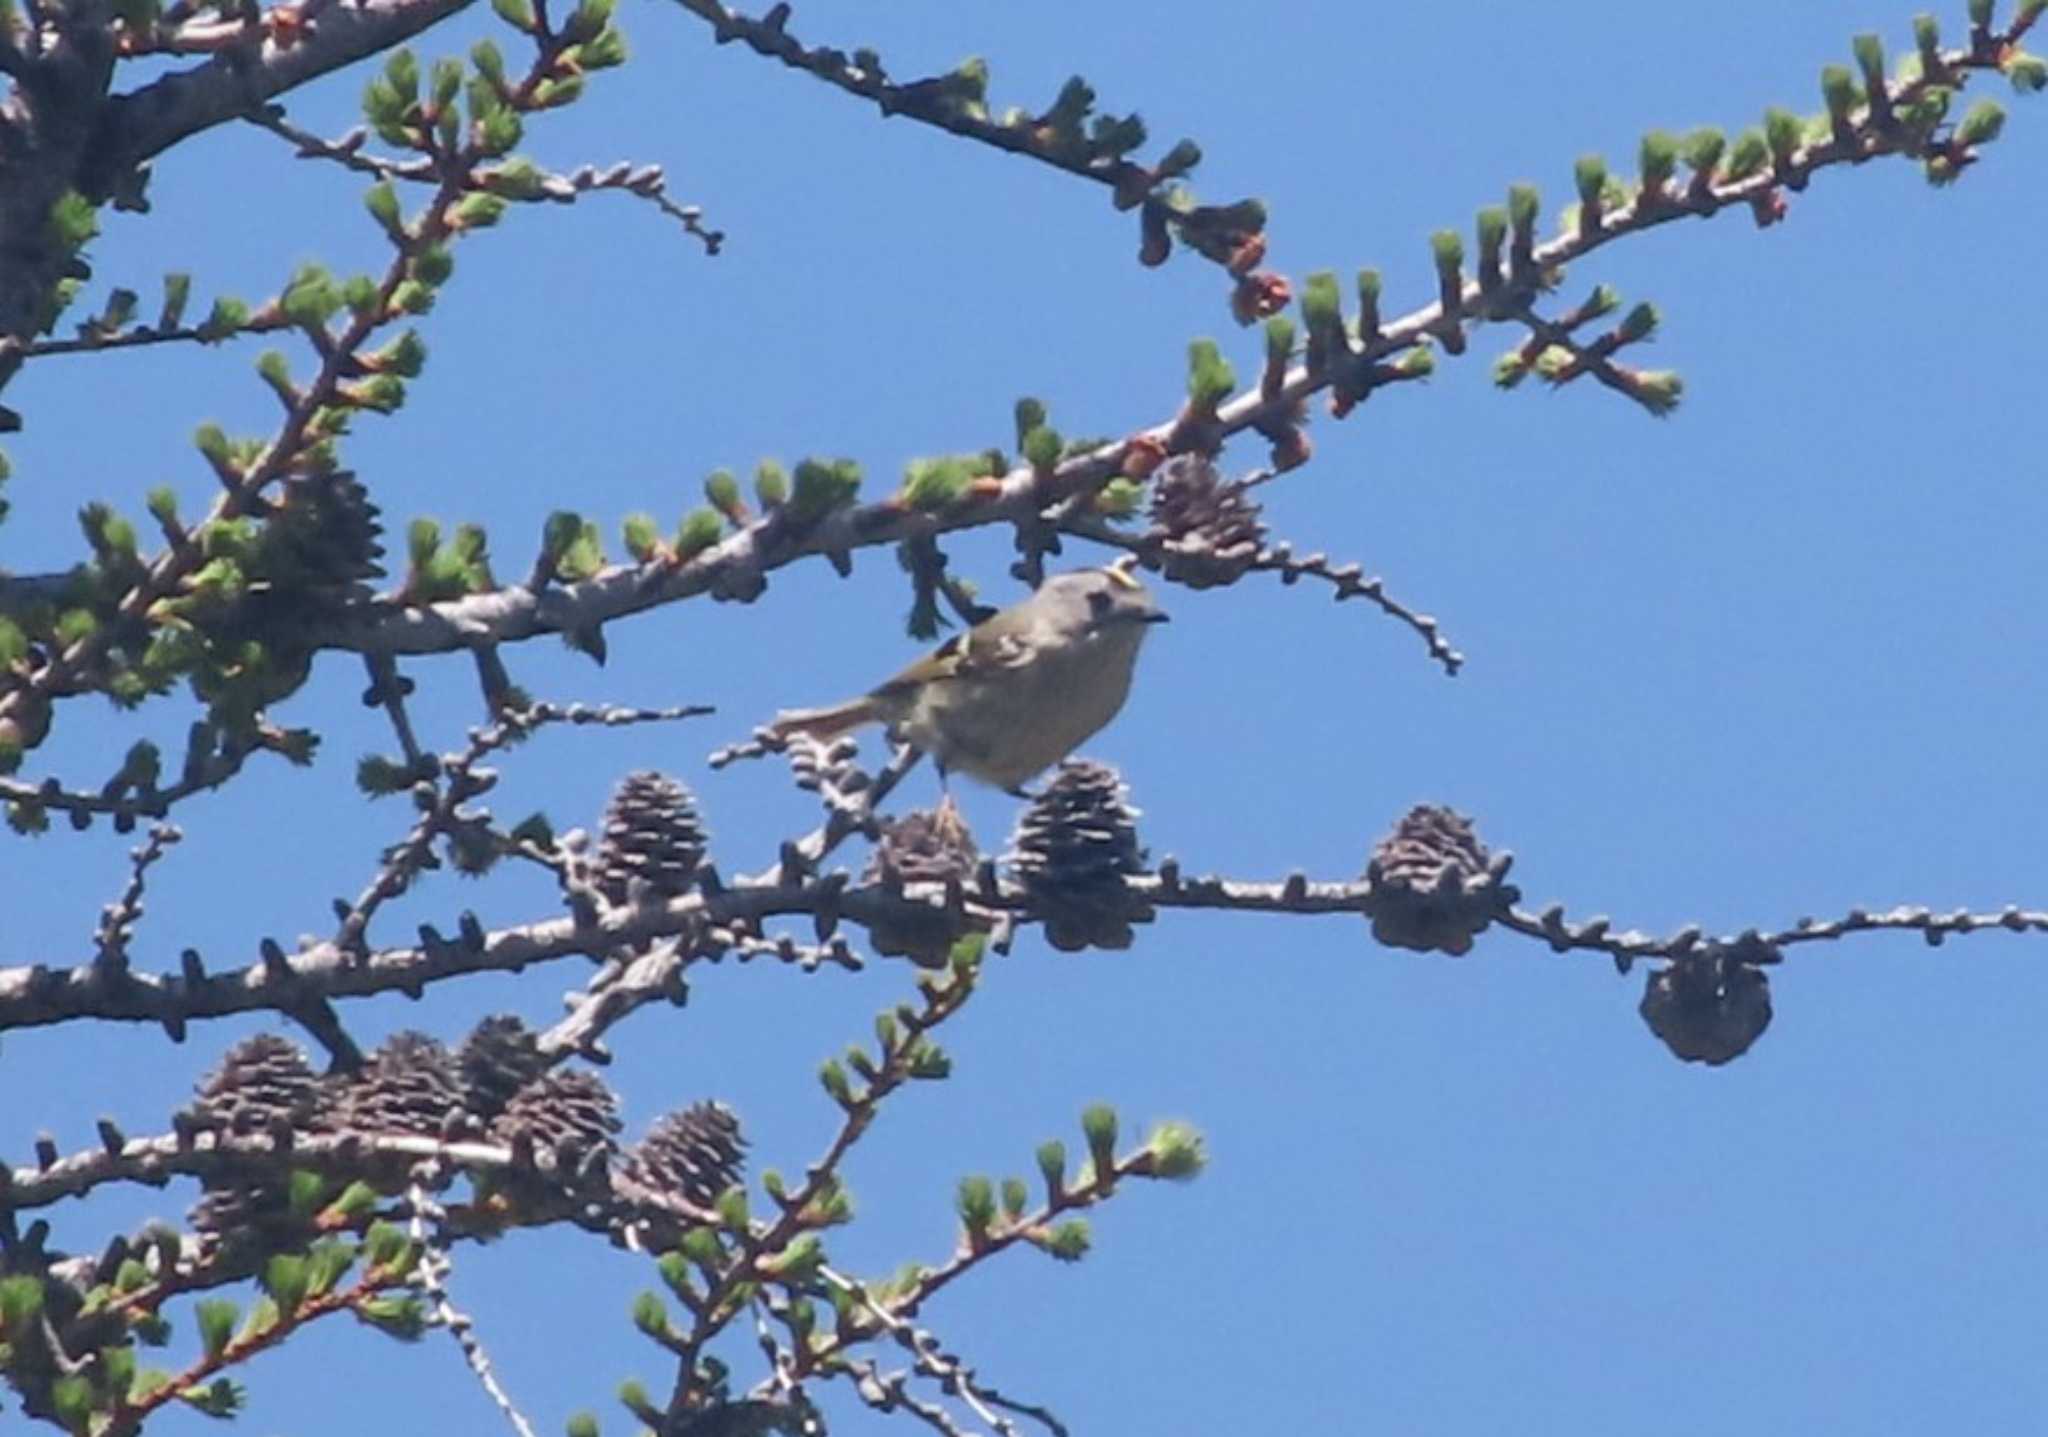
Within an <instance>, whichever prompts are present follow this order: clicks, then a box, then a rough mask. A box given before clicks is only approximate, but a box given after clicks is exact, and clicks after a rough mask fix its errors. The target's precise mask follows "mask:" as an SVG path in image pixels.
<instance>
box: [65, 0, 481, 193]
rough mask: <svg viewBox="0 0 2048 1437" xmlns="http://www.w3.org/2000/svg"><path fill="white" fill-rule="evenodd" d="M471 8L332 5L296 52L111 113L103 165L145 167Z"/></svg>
mask: <svg viewBox="0 0 2048 1437" xmlns="http://www.w3.org/2000/svg"><path fill="white" fill-rule="evenodd" d="M469 4H470V0H361V3H359V4H355V5H346V6H344V5H329V6H326V7H325V8H324V9H322V10H321V12H320V15H319V19H318V21H317V23H315V24H314V25H313V26H312V27H311V28H310V29H308V30H307V31H305V32H304V33H302V34H295V35H294V37H293V39H292V43H291V44H289V45H281V44H279V43H278V41H277V40H275V39H269V38H266V39H265V40H263V42H262V43H261V44H260V45H259V46H255V47H253V52H252V48H237V49H235V50H232V51H230V52H228V53H225V54H221V55H216V56H214V57H213V58H212V59H209V60H207V61H205V62H204V63H203V64H199V65H194V66H192V67H190V68H189V69H185V70H179V71H176V72H175V73H173V74H169V75H165V76H164V77H163V78H161V79H158V80H153V81H151V82H150V83H149V84H147V85H144V86H142V88H140V89H138V90H134V91H131V92H129V93H128V94H125V95H120V96H116V97H115V98H114V99H113V100H112V101H111V102H110V103H109V104H108V105H107V107H106V112H105V115H104V116H103V118H102V119H101V122H100V125H99V129H98V133H97V135H96V136H95V144H94V150H95V155H94V158H95V162H96V165H97V166H98V167H99V169H100V170H101V171H102V172H103V173H105V174H109V175H111V174H114V173H117V172H119V171H120V170H123V169H126V168H128V167H131V166H133V165H136V164H139V163H141V162H142V161H144V160H147V159H149V158H150V157H151V156H153V155H159V154H161V153H163V152H164V151H165V150H167V149H169V148H170V147H171V146H172V145H175V144H176V143H178V141H180V140H182V139H185V138H187V137H188V136H191V135H195V134H197V133H199V132H200V131H201V130H205V129H209V128H211V127H212V126H214V125H218V124H220V123H222V122H223V121H225V120H233V119H238V118H240V117H241V116H242V115H243V114H244V113H246V112H247V111H249V110H251V109H253V108H255V107H256V106H258V105H261V104H262V103H263V102H264V101H266V100H269V99H272V98H274V97H276V96H278V95H281V94H283V93H285V92H286V91H287V90H291V89H295V88H296V87H298V86H300V85H303V84H305V83H306V82H307V81H308V80H314V79H318V78H319V77H320V76H322V75H325V74H327V73H328V72H329V71H332V70H338V69H340V68H341V67H342V66H344V65H351V64H354V63H355V62H356V61H357V60H360V59H362V58H363V57H365V56H367V55H374V54H376V53H377V52H379V51H380V50H386V49H389V48H390V47H391V46H393V45H396V44H398V43H399V42H400V41H402V40H407V39H410V38H411V37H412V36H414V35H417V34H419V33H420V32H421V31H422V30H425V29H427V28H428V27H430V26H432V25H435V24H438V23H439V22H441V21H442V20H445V19H447V18H448V17H449V16H451V15H454V14H457V13H458V12H460V11H462V10H464V9H466V8H468V6H469Z"/></svg>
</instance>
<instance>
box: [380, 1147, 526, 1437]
mask: <svg viewBox="0 0 2048 1437" xmlns="http://www.w3.org/2000/svg"><path fill="white" fill-rule="evenodd" d="M414 1174H415V1175H414V1178H413V1181H412V1183H411V1184H410V1185H409V1186H408V1187H407V1189H406V1196H407V1200H408V1202H409V1204H410V1206H411V1208H412V1218H411V1222H410V1223H409V1226H410V1228H411V1232H412V1240H413V1241H414V1242H415V1243H417V1244H418V1245H419V1250H420V1260H419V1268H418V1274H419V1284H420V1289H421V1291H423V1292H424V1293H425V1294H426V1296H427V1299H428V1301H429V1302H430V1303H431V1304H432V1316H431V1318H430V1319H429V1320H430V1321H431V1322H433V1323H434V1324H435V1325H437V1326H440V1327H445V1328H446V1329H447V1330H448V1335H449V1336H450V1337H452V1338H454V1339H455V1344H456V1346H458V1347H460V1348H461V1349H462V1357H463V1360H464V1361H465V1362H467V1363H468V1364H469V1370H470V1371H471V1372H472V1373H474V1374H475V1375H476V1380H477V1385H478V1386H480V1387H482V1388H483V1390H484V1393H485V1395H486V1396H488V1397H489V1398H490V1399H491V1401H492V1402H494V1403H495V1404H497V1408H498V1410H499V1411H500V1412H502V1413H504V1414H505V1420H506V1421H507V1422H508V1423H510V1424H511V1426H512V1430H513V1431H514V1432H516V1433H518V1434H519V1437H536V1434H535V1432H534V1429H533V1424H532V1423H531V1422H529V1421H528V1420H527V1419H526V1415H525V1414H524V1413H522V1412H521V1411H520V1410H519V1408H518V1406H517V1404H515V1403H514V1402H513V1401H512V1397H511V1394H509V1393H508V1392H506V1391H505V1388H504V1385H503V1384H502V1383H500V1382H499V1381H498V1375H497V1373H496V1372H495V1371H493V1370H492V1367H491V1359H490V1355H489V1354H488V1353H487V1352H485V1351H484V1344H483V1339H482V1338H480V1337H478V1336H477V1335H476V1323H475V1321H474V1319H472V1318H471V1317H470V1316H469V1314H468V1313H466V1312H464V1311H462V1309H460V1308H459V1307H457V1306H456V1305H455V1301H454V1299H453V1298H452V1297H451V1296H450V1295H449V1292H448V1278H449V1276H450V1275H451V1274H452V1273H453V1272H454V1270H455V1258H454V1255H453V1254H452V1253H451V1252H450V1251H449V1249H448V1239H447V1237H446V1235H445V1233H444V1231H443V1225H444V1224H445V1223H446V1222H447V1219H448V1212H447V1209H446V1208H444V1207H442V1206H441V1204H440V1203H439V1202H438V1201H437V1200H436V1199H435V1198H434V1196H433V1193H432V1192H431V1191H430V1190H429V1188H428V1182H429V1181H437V1185H438V1183H445V1182H446V1181H447V1178H446V1174H445V1168H444V1165H443V1164H442V1163H441V1161H440V1160H439V1159H438V1158H430V1159H428V1160H426V1161H425V1162H422V1163H421V1164H419V1165H418V1167H417V1168H415V1170H414Z"/></svg>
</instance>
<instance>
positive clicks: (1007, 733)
mask: <svg viewBox="0 0 2048 1437" xmlns="http://www.w3.org/2000/svg"><path fill="white" fill-rule="evenodd" d="M1133 568H1134V566H1133V565H1132V564H1131V563H1130V562H1129V561H1127V560H1126V561H1120V562H1118V563H1115V564H1111V565H1109V566H1108V567H1106V568H1101V569H1081V570H1078V571H1076V572H1074V573H1070V574H1059V575H1056V576H1054V577H1053V578H1050V579H1047V580H1046V581H1045V582H1044V583H1043V584H1042V585H1040V586H1039V589H1038V592H1037V593H1035V594H1033V595H1032V596H1031V597H1030V598H1028V599H1026V600H1024V601H1023V602H1022V603H1020V604H1015V605H1012V606H1011V607H1010V608H1007V609H1004V610H1002V611H1001V612H1000V613H997V614H994V615H991V616H990V617H989V618H986V619H984V620H982V621H981V622H980V623H978V624H976V625H975V626H974V627H973V628H971V629H969V630H967V632H965V633H963V634H956V635H955V636H954V637H952V638H950V639H948V640H947V641H946V642H945V643H943V644H941V645H939V647H938V648H937V649H936V650H935V651H934V652H933V653H932V654H931V655H929V656H928V657H926V658H923V659H920V660H918V661H917V662H916V663H914V664H912V665H911V666H910V667H909V668H907V669H905V670H904V671H903V672H902V673H900V674H898V675H896V677H895V678H893V679H890V680H889V681H888V682H887V683H884V684H881V685H879V686H877V687H875V688H873V689H871V690H869V691H868V692H867V693H865V694H863V695H861V696H860V697H859V698H857V699H849V700H847V701H846V702H845V703H842V704H834V705H833V706H832V707H830V708H820V709H796V710H792V711H790V712H786V713H780V714H777V715H776V716H775V721H774V722H773V723H771V724H770V725H769V726H768V727H769V730H770V732H772V733H774V734H775V735H776V736H777V737H778V738H788V737H789V736H790V735H792V734H798V733H804V734H809V735H811V736H812V737H814V738H830V737H832V736H833V735H835V734H839V733H843V732H845V731H846V730H848V729H852V728H858V727H859V726H860V725H862V724H870V723H879V724H884V725H886V726H887V727H888V729H889V731H890V733H891V734H892V736H894V737H895V738H896V739H897V740H898V741H900V742H904V743H908V744H911V745H914V746H915V747H917V748H919V749H922V750H923V751H924V752H926V753H928V754H930V755H931V756H932V759H933V761H934V762H935V763H937V764H938V766H939V773H940V776H941V777H942V778H943V777H944V775H946V774H947V773H951V772H959V773H964V774H966V775H967V776H968V777H970V778H975V779H979V780H981V781H982V782H983V783H988V784H993V785H995V786H996V787H997V788H1002V789H1008V790H1010V791H1012V792H1015V791H1016V790H1017V789H1018V787H1019V786H1020V785H1021V784H1022V783H1023V782H1024V781H1025V780H1026V779H1028V778H1030V777H1031V776H1032V775H1033V774H1036V773H1039V772H1041V771H1043V770H1045V769H1047V768H1050V767H1051V766H1052V765H1054V764H1056V763H1058V762H1059V761H1060V760H1061V759H1063V758H1065V757H1066V756H1067V755H1068V754H1070V753H1072V752H1073V751H1074V750H1075V749H1076V748H1078V747H1080V745H1081V744H1082V743H1084V742H1086V741H1087V740H1088V739H1089V738H1090V737H1092V736H1093V735H1094V734H1095V733H1096V732H1098V731H1099V730H1100V729H1101V728H1102V727H1103V726H1104V725H1105V724H1107V723H1108V722H1109V721H1110V720H1111V719H1113V718H1115V717H1116V715H1117V711H1118V710H1119V709H1121V708H1122V707H1123V706H1124V699H1125V698H1126V697H1128V696H1129V694H1130V691H1131V671H1132V669H1133V668H1134V666H1135V665H1136V664H1137V661H1138V649H1139V648H1140V647H1141V646H1142V645H1143V644H1144V642H1145V635H1146V633H1147V632H1148V631H1149V630H1150V629H1151V627H1152V625H1154V624H1159V623H1164V622H1166V618H1167V615H1166V614H1165V613H1164V612H1163V611H1161V609H1160V608H1159V606H1158V605H1157V604H1156V603H1154V602H1153V599H1152V594H1151V591H1150V590H1148V589H1147V588H1146V587H1145V585H1144V584H1143V583H1142V582H1141V581H1140V580H1139V579H1138V576H1137V575H1136V573H1134V572H1133Z"/></svg>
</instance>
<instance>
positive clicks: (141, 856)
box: [93, 823, 185, 973]
mask: <svg viewBox="0 0 2048 1437" xmlns="http://www.w3.org/2000/svg"><path fill="white" fill-rule="evenodd" d="M184 836H185V835H184V833H183V832H182V831H180V830H179V828H178V826H177V825H176V824H172V823H159V824H156V825H155V826H153V827H152V828H151V829H150V830H149V841H148V842H147V843H143V844H138V845H137V846H136V847H134V848H132V849H130V850H129V851H128V857H129V860H130V866H129V870H128V885H127V887H125V888H123V889H122V890H121V896H120V897H119V898H118V899H116V900H115V901H114V902H112V903H109V904H108V905H107V906H106V907H105V908H103V909H101V910H100V926H99V930H98V932H97V933H95V934H94V935H93V946H94V948H95V949H96V950H97V951H96V952H95V953H94V955H93V962H94V964H95V965H96V966H98V967H99V969H100V970H101V971H102V972H105V973H120V972H122V971H124V970H125V969H126V968H127V966H128V943H129V940H130V939H132V938H133V937H134V936H135V925H136V924H137V923H138V922H140V921H141V918H142V890H143V887H144V886H145V884H146V883H147V881H148V878H149V870H150V867H151V865H153V864H154V863H156V861H157V860H158V859H160V858H162V857H163V856H164V854H165V853H166V852H168V851H169V849H170V847H171V845H173V844H175V843H176V842H177V841H178V840H179V839H181V838H183V837H184Z"/></svg>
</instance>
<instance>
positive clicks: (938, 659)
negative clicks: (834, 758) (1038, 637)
mask: <svg viewBox="0 0 2048 1437" xmlns="http://www.w3.org/2000/svg"><path fill="white" fill-rule="evenodd" d="M1033 653H1034V649H1033V646H1032V645H1031V644H1029V643H1027V642H1026V641H1025V640H1024V639H1023V638H1021V637H1019V636H1018V635H1016V634H990V633H986V632H984V631H983V629H981V628H972V629H969V630H967V631H966V632H965V633H960V634H955V635H953V637H952V638H950V639H948V640H946V642H944V643H943V644H940V645H939V646H938V648H936V649H934V650H933V651H932V652H931V653H930V654H929V655H927V656H926V657H924V658H922V659H919V660H918V661H917V662H916V663H914V664H912V665H911V666H910V667H909V668H907V669H905V670H904V671H903V672H902V673H900V674H898V675H896V677H895V678H893V679H890V680H889V681H888V682H887V683H885V684H883V685H882V686H881V687H879V688H877V689H876V690H875V691H874V693H875V696H876V697H883V698H899V697H900V698H907V697H910V696H911V695H913V694H915V693H916V692H917V691H918V690H919V689H920V688H922V687H923V686H924V685H926V684H930V683H944V682H947V681H949V680H953V679H971V678H984V677H986V676H988V675H989V674H994V673H1001V672H1004V671H1006V670H1007V671H1014V670H1016V669H1020V668H1022V667H1024V666H1025V665H1026V664H1028V663H1030V662H1031V658H1032V654H1033Z"/></svg>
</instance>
